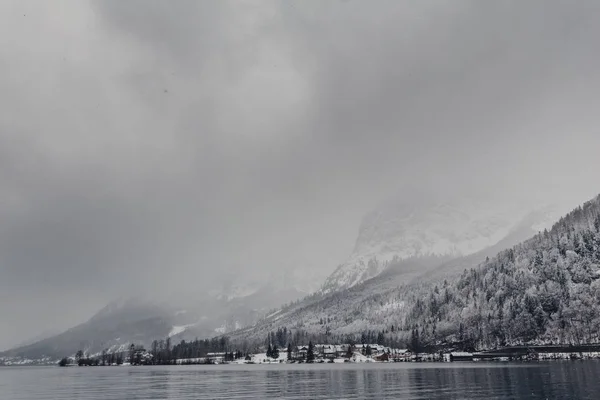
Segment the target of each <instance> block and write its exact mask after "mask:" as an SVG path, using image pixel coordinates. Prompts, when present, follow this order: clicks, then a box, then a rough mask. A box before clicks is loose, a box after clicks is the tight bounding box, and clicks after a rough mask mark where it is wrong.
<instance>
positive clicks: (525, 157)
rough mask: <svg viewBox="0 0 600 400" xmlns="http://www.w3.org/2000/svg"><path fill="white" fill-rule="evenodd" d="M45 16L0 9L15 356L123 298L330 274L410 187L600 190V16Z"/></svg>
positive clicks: (543, 194) (375, 5) (408, 6)
mask: <svg viewBox="0 0 600 400" xmlns="http://www.w3.org/2000/svg"><path fill="white" fill-rule="evenodd" d="M54 4H55V5H52V6H51V5H46V4H44V3H39V2H5V3H4V4H3V5H2V9H1V13H0V15H2V17H1V18H2V22H3V23H2V24H0V48H1V49H2V50H1V51H0V90H1V91H2V94H3V95H2V107H1V108H0V110H1V111H0V189H1V190H2V199H1V202H0V217H1V218H2V224H0V268H1V271H0V272H1V274H2V275H1V279H0V291H1V293H2V295H1V296H2V297H1V298H0V300H2V302H1V305H0V317H1V318H2V319H3V320H10V321H11V324H9V328H7V330H3V331H2V332H0V346H3V345H8V344H9V343H11V342H14V341H15V340H16V339H18V338H19V335H20V332H23V331H27V330H31V329H34V328H38V327H39V326H40V325H41V326H42V327H41V328H40V329H42V330H44V329H46V328H55V327H56V326H57V325H61V326H62V324H67V325H68V324H72V323H74V322H76V321H78V320H81V319H83V318H84V317H85V316H88V315H89V314H90V312H92V311H93V310H94V309H95V308H99V307H100V306H101V305H102V303H103V302H105V301H107V300H109V299H111V298H112V297H114V296H117V295H120V294H122V293H123V292H124V291H131V290H132V288H131V283H130V282H131V281H132V280H134V281H135V282H136V284H135V289H134V290H136V291H137V290H139V291H144V290H146V291H147V290H151V289H153V288H155V287H156V286H157V285H163V286H168V287H169V288H171V289H173V290H174V289H175V288H180V287H182V286H183V287H184V288H185V289H190V288H197V290H202V288H206V287H214V286H217V284H216V283H215V282H221V280H222V279H224V278H225V277H231V276H235V277H236V279H239V280H243V279H246V278H245V276H248V275H266V274H267V273H268V272H269V271H272V270H277V269H285V268H288V269H303V270H305V271H308V270H309V269H312V270H316V271H318V273H321V274H323V273H326V272H328V271H329V270H331V269H333V268H334V267H335V264H336V263H337V262H339V261H341V260H342V259H343V258H344V257H345V255H346V254H347V253H348V252H349V251H350V250H351V248H352V246H353V240H354V238H355V234H356V229H357V227H358V224H359V222H360V218H361V216H362V215H363V214H364V213H366V212H367V211H369V209H370V208H371V207H373V206H374V205H375V204H377V203H379V202H380V201H381V200H383V199H385V198H387V197H388V196H389V195H391V194H393V193H396V192H397V191H400V192H402V190H403V189H402V188H406V187H413V188H415V190H419V188H425V189H427V190H431V188H434V189H435V190H437V191H442V192H444V191H447V192H451V193H452V194H453V195H457V194H459V195H461V194H465V195H469V194H472V193H478V192H482V191H483V192H486V193H488V192H492V193H494V196H495V197H496V198H498V199H502V198H506V197H515V196H517V197H522V198H526V199H536V200H537V199H539V198H546V199H547V198H551V199H552V201H559V202H561V201H568V202H574V201H581V200H584V199H585V198H586V197H588V196H591V195H593V194H595V192H598V191H600V190H599V188H600V186H599V185H598V183H600V182H598V179H597V177H596V173H595V171H597V170H599V167H600V161H599V158H598V157H597V152H598V149H599V148H600V132H598V122H597V116H596V114H597V109H598V108H599V107H598V106H599V104H598V98H597V93H598V92H599V89H600V87H599V86H600V76H599V75H600V73H599V72H598V71H600V68H599V67H600V65H599V64H600V60H599V56H598V54H600V53H599V52H598V51H597V50H598V46H597V43H596V38H597V37H600V32H599V30H600V28H599V27H598V25H597V24H596V21H597V20H598V17H599V16H600V14H599V7H600V6H599V5H598V3H597V2H593V1H589V2H578V3H575V4H573V3H569V4H567V3H566V2H548V1H544V2H542V1H528V2H480V1H470V2H469V1H459V2H445V1H432V2H428V1H419V2H412V3H407V2H398V1H374V2H366V1H339V2H338V1H329V2H322V1H290V2H275V1H244V2H228V1H210V2H209V1H203V2H200V1H183V0H181V1H175V2H168V1H156V0H152V1H150V0H145V1H132V0H129V1H116V0H111V1H93V2H89V3H87V2H75V1H73V2H68V1H64V2H58V3H54ZM17 38H18V40H16V39H17ZM499 201H500V200H499ZM232 274H233V275H232ZM73 299H77V300H76V301H74V300H73ZM74 303H77V304H74ZM43 306H45V307H43ZM47 308H49V309H50V310H60V312H56V313H53V312H48V310H47ZM65 310H68V312H64V311H65ZM15 313H19V314H25V315H22V316H19V317H14V316H13V315H14V314H15ZM57 314H58V316H57Z"/></svg>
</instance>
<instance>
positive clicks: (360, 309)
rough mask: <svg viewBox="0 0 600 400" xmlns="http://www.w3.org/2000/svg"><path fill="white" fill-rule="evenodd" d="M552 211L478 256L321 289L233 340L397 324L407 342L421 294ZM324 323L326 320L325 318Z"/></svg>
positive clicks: (529, 218) (536, 215)
mask: <svg viewBox="0 0 600 400" xmlns="http://www.w3.org/2000/svg"><path fill="white" fill-rule="evenodd" d="M548 215H549V213H548V211H547V209H543V210H539V211H535V212H532V213H529V214H528V215H526V216H525V217H524V218H522V220H521V221H520V223H518V224H516V225H515V227H514V229H513V230H512V231H511V232H510V233H509V234H508V235H507V236H505V237H504V238H502V240H500V241H499V242H498V243H496V244H494V245H492V246H489V247H487V248H485V249H482V250H480V251H478V252H476V253H474V254H471V255H468V256H463V257H454V256H452V255H446V256H431V255H430V256H418V257H410V258H406V259H398V258H396V259H395V260H392V261H391V262H389V263H387V265H386V269H385V270H384V271H382V272H381V273H380V274H379V275H377V276H375V277H374V278H371V279H368V280H366V281H363V282H361V283H359V284H357V285H354V286H352V287H350V288H347V289H343V290H338V291H335V292H331V293H323V292H320V293H317V294H315V295H313V296H310V297H307V298H305V299H304V300H303V301H301V302H299V303H295V304H293V305H290V306H287V307H284V308H282V309H281V310H278V311H277V312H274V313H273V314H271V315H269V316H268V317H267V318H264V319H262V320H260V321H259V322H258V323H257V324H256V325H254V326H252V327H248V328H245V329H241V330H238V331H236V332H232V333H231V334H230V335H231V337H232V339H233V340H250V341H252V340H264V338H265V337H266V335H267V334H268V332H271V331H275V330H277V329H280V328H283V327H286V328H287V329H291V330H302V331H305V332H308V333H310V334H325V333H326V332H328V333H329V334H332V335H346V334H357V333H360V332H363V331H366V330H387V331H389V329H390V327H392V326H394V327H395V328H396V332H397V333H396V334H395V336H394V338H395V340H407V339H408V336H409V335H410V332H408V331H407V330H406V329H405V328H406V321H405V317H406V315H407V314H408V312H409V310H410V309H411V307H412V306H413V304H414V303H415V302H416V301H417V299H419V298H420V297H421V296H427V295H428V294H429V291H431V290H432V289H433V287H434V286H435V285H439V287H442V286H443V285H444V281H446V285H448V284H449V283H448V282H451V281H453V280H456V279H458V278H459V277H460V275H461V274H462V273H463V272H464V270H465V269H471V268H475V267H477V265H479V264H480V263H482V262H485V261H486V259H487V258H491V257H494V256H495V255H496V254H498V253H499V252H500V251H502V250H504V249H506V248H510V247H512V246H514V245H516V244H518V243H520V242H522V241H523V240H526V239H528V238H531V237H533V236H534V235H535V234H536V233H537V229H541V228H544V227H545V226H548V225H550V224H549V223H548ZM324 321H325V322H324Z"/></svg>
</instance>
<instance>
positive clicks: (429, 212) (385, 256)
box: [322, 197, 555, 293]
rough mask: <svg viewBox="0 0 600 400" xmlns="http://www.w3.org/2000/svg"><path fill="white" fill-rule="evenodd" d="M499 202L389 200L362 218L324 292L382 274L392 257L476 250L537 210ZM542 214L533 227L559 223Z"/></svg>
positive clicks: (438, 254)
mask: <svg viewBox="0 0 600 400" xmlns="http://www.w3.org/2000/svg"><path fill="white" fill-rule="evenodd" d="M497 203H498V202H494V203H490V202H489V201H485V200H483V199H468V198H465V199H452V200H444V201H442V200H440V199H439V198H436V197H431V198H424V199H423V198H421V199H419V200H418V201H414V200H411V199H401V200H396V201H393V202H389V203H387V204H384V205H383V206H381V207H380V208H378V209H377V210H375V211H373V212H372V213H370V214H368V215H367V216H366V217H365V218H364V219H363V221H362V223H361V226H360V229H359V234H358V238H357V240H356V245H355V248H354V251H353V253H352V255H351V256H350V257H349V258H348V260H346V261H345V262H344V263H343V264H341V265H340V266H339V267H338V268H337V269H336V270H335V271H334V272H333V274H332V275H330V276H329V277H328V278H327V280H326V281H325V283H324V285H323V288H322V291H323V292H324V293H329V292H333V291H337V290H340V289H344V288H349V287H352V286H355V285H357V284H359V283H361V282H363V281H365V280H367V279H370V278H372V277H375V276H377V275H379V274H380V273H381V272H382V271H383V270H385V269H386V267H387V266H388V264H389V263H390V262H391V261H398V260H403V259H408V258H411V257H419V256H430V255H435V256H452V257H460V256H465V255H469V254H474V253H476V252H478V251H481V250H483V249H485V248H488V247H490V246H493V245H494V244H496V243H498V242H500V241H501V240H502V239H503V238H505V237H506V236H507V235H509V234H510V233H511V232H512V231H513V229H515V228H516V227H517V226H519V224H520V223H521V222H522V221H523V220H524V219H525V218H526V217H527V216H528V215H530V214H531V212H532V210H533V207H530V206H529V207H528V206H523V205H522V204H518V203H508V202H504V203H502V204H497ZM490 204H491V205H490ZM543 215H544V216H545V217H544V218H543V219H542V220H536V221H535V225H534V226H532V230H534V231H538V230H543V229H544V228H548V227H550V226H551V224H552V222H554V220H555V218H553V216H548V215H547V214H546V213H544V214H543Z"/></svg>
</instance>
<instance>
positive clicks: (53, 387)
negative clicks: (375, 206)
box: [0, 361, 600, 400]
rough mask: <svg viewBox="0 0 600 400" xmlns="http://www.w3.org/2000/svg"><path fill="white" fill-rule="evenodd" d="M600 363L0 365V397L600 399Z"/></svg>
mask: <svg viewBox="0 0 600 400" xmlns="http://www.w3.org/2000/svg"><path fill="white" fill-rule="evenodd" d="M599 375H600V362H598V361H580V362H579V361H578V362H569V361H567V362H547V363H544V362H539V363H520V364H508V363H506V364H500V363H494V364H483V363H478V364H472V363H468V364H457V363H453V364H451V365H450V364H424V365H423V364H421V365H418V366H415V365H414V364H342V365H340V364H335V365H331V364H323V365H289V364H288V365H250V366H244V365H226V366H181V367H106V368H85V367H84V368H76V367H73V368H55V367H39V368H37V367H36V368H29V367H15V368H12V367H6V368H1V369H0V398H1V399H12V400H24V399H27V400H29V399H37V400H46V399H82V400H96V399H125V398H126V399H147V400H150V399H178V400H179V399H180V400H186V399H266V398H273V399H275V398H277V399H334V398H335V399H382V398H395V399H487V400H492V399H597V398H598V393H600V380H599V379H598V376H599Z"/></svg>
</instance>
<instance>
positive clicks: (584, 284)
mask: <svg viewBox="0 0 600 400" xmlns="http://www.w3.org/2000/svg"><path fill="white" fill-rule="evenodd" d="M542 215H544V216H546V215H547V214H545V213H543V214H542ZM534 216H535V215H530V218H526V219H525V220H524V221H523V223H522V224H521V225H520V226H521V228H523V229H521V230H515V231H513V232H512V234H511V235H508V236H507V237H505V238H504V239H503V240H502V241H500V242H498V243H497V244H496V245H494V246H490V247H488V248H485V249H483V250H481V251H479V252H477V253H474V254H471V255H468V256H462V257H461V256H459V257H455V258H450V259H448V258H447V257H439V256H422V257H413V258H408V259H404V260H398V259H396V260H395V261H393V262H391V263H389V264H388V266H387V268H386V269H385V270H384V271H383V272H382V273H381V274H380V275H378V276H376V277H374V278H371V279H368V280H365V281H364V282H362V283H359V284H357V285H355V286H353V287H350V288H347V289H343V290H339V291H335V292H332V293H319V294H316V295H314V296H311V297H310V298H307V299H305V300H304V301H302V302H299V303H296V304H292V305H290V306H288V307H284V308H282V309H281V310H278V311H277V312H274V313H272V314H271V315H269V316H268V317H267V318H264V319H262V320H260V321H259V322H258V323H257V324H256V325H255V326H253V327H249V328H246V329H242V330H240V331H237V332H232V333H231V334H230V337H231V338H232V339H234V340H255V341H259V340H261V338H264V337H266V336H267V335H268V334H269V332H275V331H277V330H279V329H283V328H286V329H288V331H289V332H290V334H294V335H297V334H298V333H300V334H301V335H310V336H311V337H314V338H317V340H359V337H360V335H361V333H362V334H365V333H368V334H373V333H375V334H378V333H381V334H382V335H383V338H384V340H385V341H386V343H393V344H396V345H401V346H406V345H408V344H409V343H410V341H411V340H414V336H415V332H418V333H417V335H418V337H419V339H418V340H419V341H420V343H421V345H423V346H438V345H440V344H442V343H445V344H446V346H454V347H455V348H456V347H458V348H462V349H470V350H472V349H474V348H477V349H490V348H495V347H497V346H503V345H515V344H523V343H562V344H579V343H592V342H595V341H597V340H598V337H597V326H599V325H598V324H599V323H600V322H599V318H600V314H598V310H599V309H600V303H599V300H598V299H599V297H598V293H597V292H598V283H599V282H600V280H599V277H600V269H599V268H600V258H599V254H600V196H598V197H596V198H594V199H593V200H592V201H589V202H586V203H585V204H584V205H583V206H582V207H577V208H576V209H575V210H574V211H572V212H570V213H569V214H567V215H565V216H563V217H561V218H559V219H558V220H557V221H555V223H554V224H551V228H550V229H546V228H544V229H543V230H541V231H537V232H536V233H533V231H532V230H531V227H532V223H533V222H535V221H539V218H534ZM538 216H539V215H538ZM533 226H535V227H541V226H540V225H538V224H537V223H535V224H533Z"/></svg>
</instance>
